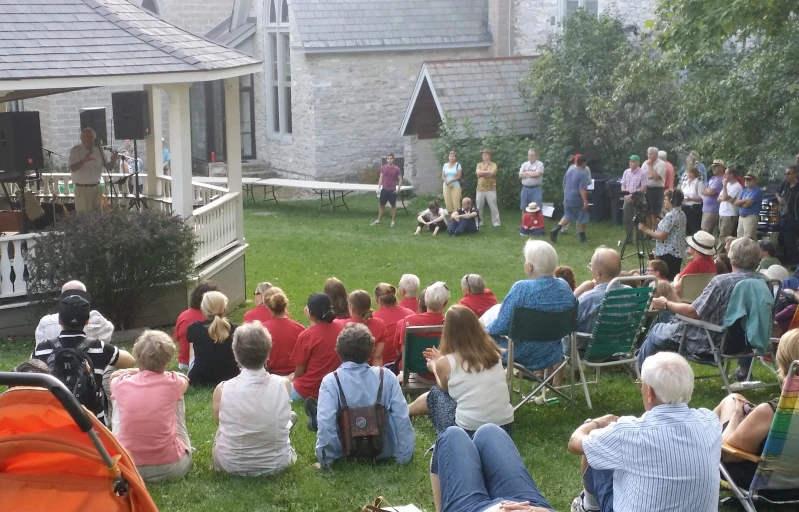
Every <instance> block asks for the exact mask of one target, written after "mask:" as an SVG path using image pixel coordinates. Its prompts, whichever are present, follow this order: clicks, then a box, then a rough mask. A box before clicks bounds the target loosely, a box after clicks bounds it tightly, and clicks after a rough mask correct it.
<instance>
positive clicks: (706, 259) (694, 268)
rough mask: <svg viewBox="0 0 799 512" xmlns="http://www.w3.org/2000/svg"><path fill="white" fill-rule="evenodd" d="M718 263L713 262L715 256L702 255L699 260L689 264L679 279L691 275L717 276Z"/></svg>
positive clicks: (693, 260)
mask: <svg viewBox="0 0 799 512" xmlns="http://www.w3.org/2000/svg"><path fill="white" fill-rule="evenodd" d="M715 273H716V262H715V261H713V256H705V255H702V256H701V257H699V258H696V259H692V260H691V261H689V262H688V264H687V265H686V266H685V268H684V269H682V272H680V273H679V275H678V277H682V276H687V275H690V274H715Z"/></svg>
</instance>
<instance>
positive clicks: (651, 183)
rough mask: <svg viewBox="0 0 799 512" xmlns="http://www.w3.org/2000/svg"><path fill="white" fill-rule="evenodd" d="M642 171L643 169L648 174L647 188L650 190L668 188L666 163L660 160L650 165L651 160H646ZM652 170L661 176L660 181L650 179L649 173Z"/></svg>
mask: <svg viewBox="0 0 799 512" xmlns="http://www.w3.org/2000/svg"><path fill="white" fill-rule="evenodd" d="M641 169H643V170H644V171H645V172H646V175H647V178H646V186H647V188H650V187H651V188H658V187H659V188H663V187H665V186H666V170H667V167H666V162H664V161H663V160H661V159H660V158H658V159H657V160H655V163H654V164H650V163H649V160H644V162H643V163H642V164H641ZM650 170H654V171H655V172H656V173H657V174H658V176H660V179H659V180H653V179H651V178H649V171H650Z"/></svg>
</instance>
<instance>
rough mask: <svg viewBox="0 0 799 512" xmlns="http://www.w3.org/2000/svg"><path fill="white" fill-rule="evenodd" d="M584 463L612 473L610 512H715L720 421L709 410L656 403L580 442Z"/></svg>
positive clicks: (717, 492)
mask: <svg viewBox="0 0 799 512" xmlns="http://www.w3.org/2000/svg"><path fill="white" fill-rule="evenodd" d="M583 451H584V452H585V456H586V458H587V459H588V464H589V465H590V466H591V467H592V468H594V469H597V470H607V469H610V470H613V510H614V511H615V512H628V511H629V512H639V511H641V510H646V511H647V512H667V511H668V512H678V511H679V512H683V511H686V510H690V511H692V512H711V511H713V512H716V511H717V510H718V501H719V460H720V459H721V423H719V419H718V417H717V416H716V414H715V413H713V411H710V410H707V409H690V408H688V405H686V404H679V405H658V406H655V407H653V408H652V410H650V411H647V412H645V413H644V415H643V416H641V417H640V418H635V417H632V416H624V417H621V418H619V420H618V421H617V422H616V423H612V424H611V425H609V426H608V427H606V428H603V429H597V430H594V431H593V432H591V434H590V435H588V437H586V438H585V439H583Z"/></svg>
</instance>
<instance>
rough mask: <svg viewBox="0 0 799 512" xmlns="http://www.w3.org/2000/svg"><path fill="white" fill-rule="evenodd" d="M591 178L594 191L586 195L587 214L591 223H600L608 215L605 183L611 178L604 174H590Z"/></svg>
mask: <svg viewBox="0 0 799 512" xmlns="http://www.w3.org/2000/svg"><path fill="white" fill-rule="evenodd" d="M591 177H592V178H593V180H594V190H591V191H589V193H588V203H589V207H588V212H589V214H590V215H591V220H592V221H596V222H601V221H603V220H605V219H606V218H607V217H608V213H609V208H610V205H609V203H608V189H607V182H608V180H610V179H611V178H610V175H609V174H605V173H592V174H591Z"/></svg>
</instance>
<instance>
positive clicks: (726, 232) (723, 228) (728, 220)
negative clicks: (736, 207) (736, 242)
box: [719, 215, 738, 245]
mask: <svg viewBox="0 0 799 512" xmlns="http://www.w3.org/2000/svg"><path fill="white" fill-rule="evenodd" d="M737 225H738V216H737V215H735V216H732V215H730V216H724V217H719V244H720V245H723V244H724V239H725V238H727V237H728V236H735V234H736V231H735V229H736V226H737Z"/></svg>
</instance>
